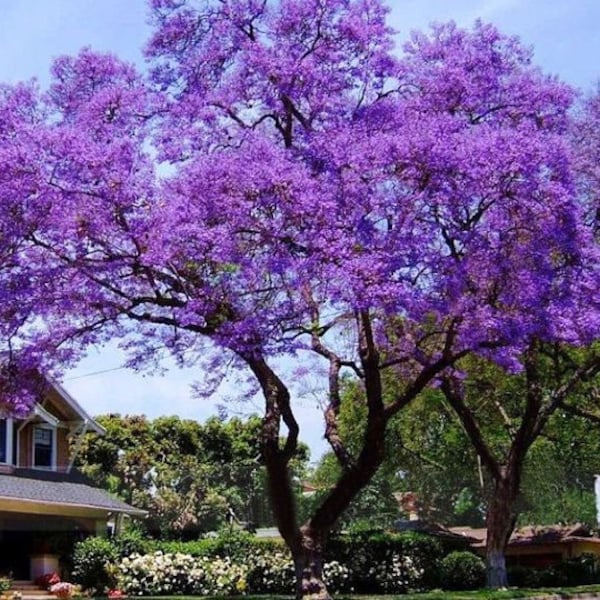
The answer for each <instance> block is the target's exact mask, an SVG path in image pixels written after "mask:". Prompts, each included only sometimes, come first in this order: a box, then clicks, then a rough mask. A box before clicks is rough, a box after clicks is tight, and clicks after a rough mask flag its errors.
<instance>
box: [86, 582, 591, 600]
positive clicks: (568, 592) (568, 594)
mask: <svg viewBox="0 0 600 600" xmlns="http://www.w3.org/2000/svg"><path fill="white" fill-rule="evenodd" d="M581 594H598V595H600V585H585V586H578V587H570V588H537V589H525V588H514V589H508V590H476V591H473V592H444V591H441V590H437V591H436V590H434V591H431V592H424V593H421V594H390V595H373V596H371V595H365V594H362V595H350V594H341V595H336V596H334V598H335V600H513V599H516V598H534V597H537V598H543V597H554V598H574V597H577V596H578V595H581ZM198 598H199V596H155V597H153V598H152V600H198ZM97 600H99V599H97ZM202 600H293V596H275V595H266V594H265V595H262V596H238V597H228V598H227V599H225V597H223V596H205V597H202Z"/></svg>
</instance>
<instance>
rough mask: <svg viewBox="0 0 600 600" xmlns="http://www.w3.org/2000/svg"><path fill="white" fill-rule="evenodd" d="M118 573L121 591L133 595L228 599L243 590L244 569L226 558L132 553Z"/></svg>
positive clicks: (123, 562)
mask: <svg viewBox="0 0 600 600" xmlns="http://www.w3.org/2000/svg"><path fill="white" fill-rule="evenodd" d="M118 571H119V574H118V580H119V584H120V587H121V589H122V590H123V591H124V592H126V593H128V594H131V595H137V596H142V595H144V596H158V595H171V594H192V595H200V596H207V595H219V596H231V595H236V594H240V593H243V592H244V591H245V590H246V568H245V567H243V566H242V565H238V564H233V563H232V562H231V561H230V559H228V558H208V557H193V556H190V555H189V554H180V553H177V554H163V553H162V552H155V553H154V554H146V555H144V556H141V555H139V554H133V555H131V556H130V557H128V558H124V559H123V560H122V561H121V563H120V564H119V567H118Z"/></svg>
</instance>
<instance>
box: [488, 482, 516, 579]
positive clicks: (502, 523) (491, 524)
mask: <svg viewBox="0 0 600 600" xmlns="http://www.w3.org/2000/svg"><path fill="white" fill-rule="evenodd" d="M515 499H516V491H515V487H514V485H511V482H510V481H508V480H507V479H506V478H503V479H501V480H500V481H497V482H496V485H495V486H494V495H493V497H492V498H491V499H490V502H489V505H488V510H487V518H486V525H487V544H486V570H487V577H486V579H487V581H486V583H487V587H488V588H492V589H498V588H506V587H508V576H507V573H506V559H505V552H506V545H507V544H508V540H509V539H510V536H511V534H512V532H513V529H514V526H515V521H516V516H515V514H514V510H513V508H514V502H515Z"/></svg>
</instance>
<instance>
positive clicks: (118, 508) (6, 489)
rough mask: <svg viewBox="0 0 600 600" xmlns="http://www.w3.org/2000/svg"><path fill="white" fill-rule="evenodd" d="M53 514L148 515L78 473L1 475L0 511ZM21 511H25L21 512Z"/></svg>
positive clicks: (29, 471) (17, 472)
mask: <svg viewBox="0 0 600 600" xmlns="http://www.w3.org/2000/svg"><path fill="white" fill-rule="evenodd" d="M41 507H44V510H43V512H45V513H47V514H51V511H52V510H53V509H54V510H56V512H57V514H67V513H68V514H78V515H79V516H85V513H90V515H91V514H92V513H94V514H99V513H123V514H127V515H131V516H138V517H142V516H145V515H146V512H145V511H143V510H140V509H138V508H134V507H133V506H130V505H129V504H126V503H125V502H123V501H121V500H118V499H116V498H114V497H112V496H111V495H110V494H109V493H108V492H106V491H104V490H101V489H99V488H97V487H94V486H93V485H90V482H89V481H88V480H87V479H86V478H85V477H83V476H82V475H81V474H79V473H74V472H71V473H56V472H52V471H39V470H35V469H16V470H15V471H14V472H13V473H2V474H0V510H2V509H3V508H4V509H5V510H10V511H12V512H19V511H20V512H25V513H26V512H29V511H30V510H33V509H35V510H34V512H40V511H41ZM21 508H22V510H20V509H21Z"/></svg>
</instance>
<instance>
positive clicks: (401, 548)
mask: <svg viewBox="0 0 600 600" xmlns="http://www.w3.org/2000/svg"><path fill="white" fill-rule="evenodd" d="M443 555H444V549H443V546H442V544H441V543H440V541H439V540H437V539H435V538H433V537H431V536H427V535H423V534H418V533H414V532H410V533H399V534H393V533H384V532H381V531H373V530H370V531H369V530H364V531H354V532H352V533H349V534H344V535H339V536H336V537H334V538H332V539H331V540H330V542H329V544H328V545H327V548H326V558H327V560H332V559H335V560H337V561H339V562H341V563H342V564H344V565H346V566H347V567H348V569H349V571H350V586H351V587H352V588H353V589H354V591H355V592H357V593H403V592H406V591H408V590H424V589H431V588H433V587H436V586H437V585H438V577H437V573H438V570H439V561H440V560H441V558H442V557H443Z"/></svg>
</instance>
